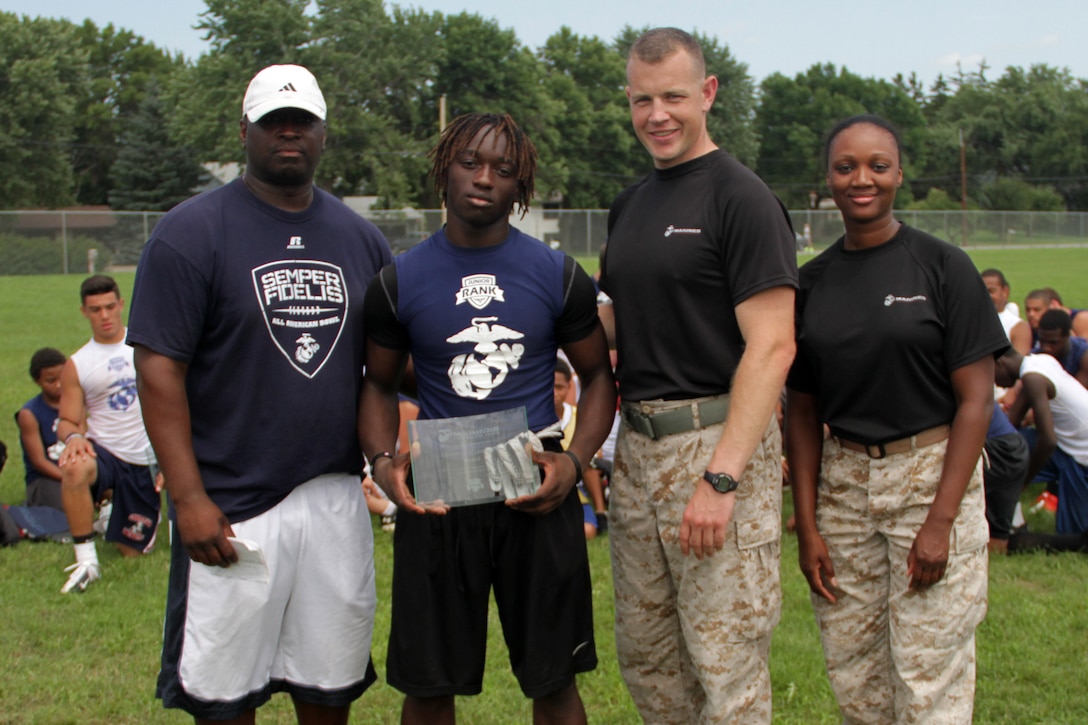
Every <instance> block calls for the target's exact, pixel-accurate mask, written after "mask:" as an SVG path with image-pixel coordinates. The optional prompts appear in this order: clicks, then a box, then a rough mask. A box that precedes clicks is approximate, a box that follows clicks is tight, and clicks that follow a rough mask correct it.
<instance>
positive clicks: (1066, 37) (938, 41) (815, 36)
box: [0, 0, 1088, 86]
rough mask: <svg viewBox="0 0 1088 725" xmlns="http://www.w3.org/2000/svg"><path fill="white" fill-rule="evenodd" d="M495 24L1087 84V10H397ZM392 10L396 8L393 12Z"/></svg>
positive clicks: (793, 61)
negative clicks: (1031, 74) (1049, 70)
mask: <svg viewBox="0 0 1088 725" xmlns="http://www.w3.org/2000/svg"><path fill="white" fill-rule="evenodd" d="M397 4H400V5H401V6H402V7H417V8H422V9H424V10H428V11H434V10H438V11H441V12H443V13H447V14H454V13H458V12H461V11H462V10H464V11H468V12H474V13H478V14H479V15H482V16H484V17H487V18H494V19H496V20H497V21H498V23H499V25H500V26H501V27H503V28H512V29H513V30H514V31H515V33H516V34H517V37H518V39H519V40H520V41H521V42H522V43H523V44H524V45H526V46H528V47H530V48H537V47H539V46H540V45H542V44H543V43H544V41H545V40H546V39H547V38H548V36H550V35H551V34H553V33H554V32H555V31H557V30H558V29H559V28H560V27H561V26H563V25H566V26H568V27H570V28H571V29H572V30H573V31H574V32H575V33H577V34H578V35H582V36H597V37H599V38H601V39H603V40H606V41H610V40H612V39H613V38H614V37H615V36H616V35H617V33H618V32H619V30H620V29H621V28H623V26H624V25H631V26H633V27H636V28H640V27H643V26H646V25H653V26H656V25H674V26H676V27H680V28H683V29H685V30H689V31H690V30H697V31H699V32H701V33H705V34H707V35H711V36H714V37H717V39H718V40H719V42H721V43H723V44H724V45H727V46H728V47H729V49H730V51H731V52H732V54H733V56H734V57H735V58H737V59H738V60H740V61H741V62H743V63H746V64H747V65H748V71H749V73H750V74H751V76H752V77H753V78H754V79H755V80H756V81H757V82H758V81H760V80H762V79H763V78H765V77H766V76H768V75H770V74H772V73H775V72H780V73H784V74H786V75H788V76H793V75H794V74H796V73H799V72H801V71H804V70H805V69H807V68H808V67H809V66H811V65H812V64H813V63H825V62H830V63H834V64H835V65H837V66H840V67H841V66H845V67H847V68H849V69H850V70H851V71H852V72H854V73H856V74H858V75H861V76H865V77H876V78H886V79H891V78H892V77H893V76H894V75H895V74H896V73H903V74H904V75H905V76H906V75H909V74H910V73H911V72H912V71H913V72H916V73H917V74H918V76H919V77H920V78H921V79H922V80H923V81H924V82H925V84H926V85H927V86H928V85H929V84H930V83H931V82H932V81H933V79H934V78H936V77H937V75H938V74H939V73H944V74H945V75H946V76H948V75H951V74H954V73H955V71H956V64H957V62H959V63H962V64H963V67H964V69H965V70H975V69H976V68H977V67H978V63H979V62H980V61H981V60H983V59H985V61H986V63H987V64H988V65H989V66H990V67H991V69H992V70H991V71H990V72H989V74H988V77H990V78H997V77H998V76H1000V75H1001V74H1002V72H1003V71H1004V69H1005V68H1006V67H1007V66H1010V65H1016V66H1022V67H1024V68H1027V67H1029V66H1031V65H1033V64H1037V63H1045V64H1048V65H1051V66H1057V67H1059V68H1068V69H1069V70H1070V71H1071V72H1072V73H1073V75H1074V76H1076V77H1078V78H1088V41H1086V40H1085V34H1086V32H1088V2H1086V0H1027V1H1024V0H1017V1H1014V0H990V1H989V2H981V1H979V0H908V1H907V2H899V3H889V2H879V3H878V2H868V3H856V2H855V3H847V2H841V1H839V0H827V1H825V2H799V1H797V0H779V1H777V2H775V1H774V0H762V1H761V0H745V1H743V2H739V1H737V0H674V1H673V2H662V1H661V0H654V1H653V2H651V1H650V0H624V1H623V2H601V1H600V0H596V1H594V0H545V1H539V0H537V1H535V2H534V1H530V2H526V1H525V0H513V1H511V0H504V1H503V2H500V1H499V0H458V1H457V2H447V1H444V0H422V1H420V2H405V3H397ZM388 5H389V4H388V3H387V7H388ZM0 9H2V10H5V11H8V12H14V13H17V14H20V15H30V16H36V15H42V16H45V17H52V18H68V19H70V20H73V21H75V22H82V21H83V19H84V18H87V17H89V18H90V19H91V20H93V21H94V22H95V23H96V24H98V25H99V26H102V25H105V24H106V23H113V24H114V25H115V26H118V27H123V28H128V29H129V30H132V31H134V32H136V33H137V34H139V35H141V36H143V37H144V38H145V39H146V40H149V41H151V42H153V43H155V44H156V45H157V46H159V47H162V48H166V49H170V50H175V51H181V52H182V53H184V54H185V55H186V56H187V57H189V58H194V59H195V58H196V57H197V56H199V55H200V54H201V53H203V52H204V51H205V50H206V49H207V46H206V44H205V43H204V42H203V41H202V40H201V34H200V33H199V32H197V31H196V30H193V27H192V26H193V25H195V24H196V23H197V21H198V19H199V18H198V16H199V15H200V13H201V12H203V11H204V10H205V9H206V6H205V4H204V2H203V0H165V1H162V2H159V1H157V0H89V1H88V0H0Z"/></svg>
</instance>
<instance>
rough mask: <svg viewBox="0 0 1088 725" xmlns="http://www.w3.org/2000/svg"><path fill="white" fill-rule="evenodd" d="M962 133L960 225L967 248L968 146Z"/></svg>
mask: <svg viewBox="0 0 1088 725" xmlns="http://www.w3.org/2000/svg"><path fill="white" fill-rule="evenodd" d="M959 132H960V223H961V225H962V227H963V242H962V246H964V247H966V246H967V145H966V144H965V143H964V142H963V129H962V128H961V129H959Z"/></svg>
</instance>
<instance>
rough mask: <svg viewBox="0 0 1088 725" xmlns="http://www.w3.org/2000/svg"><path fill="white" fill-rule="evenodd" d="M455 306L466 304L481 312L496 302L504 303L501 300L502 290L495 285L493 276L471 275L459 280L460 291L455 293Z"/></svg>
mask: <svg viewBox="0 0 1088 725" xmlns="http://www.w3.org/2000/svg"><path fill="white" fill-rule="evenodd" d="M456 299H457V304H461V303H462V302H467V303H469V304H470V305H472V306H473V307H475V308H476V309H478V310H482V309H483V308H485V307H487V306H488V305H489V304H491V300H495V301H496V302H506V300H505V299H503V290H502V287H500V286H499V285H498V284H496V283H495V275H493V274H472V275H469V276H468V277H462V278H461V289H459V290H458V291H457V295H456Z"/></svg>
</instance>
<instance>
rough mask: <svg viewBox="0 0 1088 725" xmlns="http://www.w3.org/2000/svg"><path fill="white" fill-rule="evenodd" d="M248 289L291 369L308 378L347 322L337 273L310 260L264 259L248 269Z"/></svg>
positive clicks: (341, 281) (325, 264)
mask: <svg viewBox="0 0 1088 725" xmlns="http://www.w3.org/2000/svg"><path fill="white" fill-rule="evenodd" d="M253 290H254V292H256V294H257V302H258V304H259V305H260V306H261V311H262V312H263V313H264V321H265V325H266V326H267V327H268V334H269V335H271V336H272V341H273V342H274V343H275V344H276V347H277V348H278V349H279V351H280V352H281V353H283V356H284V357H285V358H287V361H288V362H289V363H290V364H291V367H293V368H294V369H295V370H297V371H298V372H300V373H302V374H303V375H305V376H306V377H308V378H313V377H314V376H315V375H317V373H318V372H319V371H320V370H321V368H322V367H323V366H324V365H325V362H326V361H327V360H328V359H329V356H330V355H331V354H332V351H333V349H334V348H335V347H336V342H337V340H339V339H340V333H341V332H343V330H344V323H345V322H346V321H347V316H348V290H347V287H346V286H345V284H344V273H343V271H342V270H341V269H340V268H339V267H337V266H336V265H335V264H329V263H328V262H318V261H312V260H298V261H281V262H269V263H268V264H264V265H261V266H260V267H257V268H256V269H254V270H253Z"/></svg>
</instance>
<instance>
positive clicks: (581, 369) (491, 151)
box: [359, 114, 616, 723]
mask: <svg viewBox="0 0 1088 725" xmlns="http://www.w3.org/2000/svg"><path fill="white" fill-rule="evenodd" d="M431 159H432V161H433V165H432V168H431V175H432V176H433V178H434V181H435V189H436V191H437V192H438V193H439V194H440V195H441V196H442V198H443V200H444V201H445V203H446V206H447V208H448V211H449V221H448V222H447V224H446V226H445V227H444V228H443V229H441V230H439V231H438V232H436V233H435V234H434V235H433V236H432V237H430V238H429V239H427V240H426V241H424V242H423V243H422V244H420V245H418V246H417V247H415V248H413V249H411V250H409V251H408V252H405V253H404V254H402V255H400V256H399V257H397V258H396V260H395V262H394V264H392V265H390V266H388V267H386V268H385V269H383V270H382V272H381V273H380V274H379V276H378V279H377V280H376V283H375V284H372V285H371V287H370V289H369V290H368V291H367V297H366V302H365V305H364V307H365V317H366V330H367V350H366V360H367V367H366V375H365V378H364V380H363V391H362V395H361V401H360V412H359V420H360V441H361V443H362V446H363V451H364V452H365V453H366V454H367V457H368V459H369V460H370V463H371V466H372V472H373V476H374V480H375V481H376V482H377V483H378V485H380V486H381V487H382V488H383V489H384V490H385V491H386V493H387V494H388V495H389V498H390V499H391V500H392V501H393V502H394V503H396V504H397V506H398V510H397V530H396V533H395V536H394V571H393V618H392V627H391V632H390V640H389V657H388V661H387V669H388V672H387V679H388V681H389V684H391V685H393V686H394V687H396V688H397V689H398V690H401V691H402V692H403V693H404V694H405V696H406V697H405V701H404V706H403V711H402V722H405V723H448V722H454V721H455V702H454V697H455V696H457V695H475V694H478V693H479V692H480V690H481V686H482V680H483V673H484V655H485V651H486V634H487V633H486V628H487V608H488V597H489V592H490V591H491V589H492V587H494V594H495V601H496V604H497V605H498V608H499V618H500V620H501V621H502V627H503V634H504V636H505V639H506V643H507V646H508V647H509V649H510V662H511V666H512V667H513V670H514V674H515V675H516V676H517V678H518V682H519V684H520V685H521V688H522V691H523V692H524V693H525V695H526V696H527V697H529V698H532V700H533V719H534V722H537V723H551V722H555V723H560V722H562V723H578V722H585V709H584V707H583V705H582V701H581V698H580V697H579V695H578V690H577V687H576V685H575V680H574V676H575V674H577V673H579V672H585V671H588V670H591V669H593V668H594V667H596V665H597V655H596V648H595V645H594V642H593V621H592V611H593V608H592V602H591V585H590V577H589V565H588V561H587V558H586V548H585V540H584V536H583V532H582V507H581V505H580V504H579V501H578V494H577V491H576V490H575V487H574V485H575V483H576V482H577V480H578V478H579V472H580V469H581V467H582V466H583V465H584V464H588V462H589V460H590V458H591V456H592V455H593V453H594V451H596V450H597V449H598V448H599V447H600V445H601V443H602V442H603V441H604V439H605V437H606V436H607V435H608V431H609V429H610V427H611V424H612V417H613V411H614V410H615V401H616V397H615V395H616V394H615V385H614V383H613V379H612V370H611V366H610V365H609V361H608V350H607V345H606V341H605V337H604V332H603V330H602V328H601V325H600V322H599V320H598V318H597V312H596V307H595V297H596V295H595V292H594V288H593V283H592V281H590V279H589V277H588V276H587V275H586V274H585V272H583V271H582V270H581V268H580V267H579V266H578V265H577V264H576V263H575V262H574V260H573V259H571V258H570V257H568V256H566V255H565V254H562V253H561V252H558V251H555V250H552V249H550V248H548V246H546V245H545V244H542V243H541V242H539V241H538V240H536V239H533V238H532V237H529V236H527V235H525V234H522V233H521V232H520V231H518V230H517V229H515V228H513V227H512V226H511V225H510V220H509V216H510V213H511V211H512V210H513V208H514V207H515V206H516V207H517V208H518V210H520V211H521V213H522V215H524V214H525V212H526V211H527V210H528V206H529V200H530V198H531V197H532V192H533V176H534V172H535V166H536V151H535V149H534V148H533V144H532V142H531V141H530V140H529V139H528V137H526V135H525V134H524V133H523V132H522V130H521V129H520V128H518V126H517V125H516V124H515V123H514V121H513V119H511V118H510V117H509V116H507V115H496V114H469V115H465V116H461V117H459V118H457V119H456V120H454V121H453V123H451V124H450V126H449V127H448V128H447V129H446V131H445V132H444V133H443V134H442V138H441V140H440V141H439V143H438V146H437V147H436V148H435V149H434V150H433V151H432V152H431ZM485 333H486V334H485ZM481 335H482V336H483V337H481ZM483 338H486V340H483V342H481V340H482V339H483ZM558 347H561V348H562V349H563V350H564V351H565V352H566V354H567V357H568V358H569V359H570V361H571V363H572V364H573V365H574V367H575V369H576V370H577V372H578V375H579V376H580V377H581V379H582V385H583V388H582V395H581V397H580V398H579V401H578V410H579V415H578V426H577V429H576V430H575V432H574V435H573V437H572V440H571V441H570V445H569V447H568V449H567V452H566V453H562V452H560V446H559V443H558V441H557V440H556V439H554V438H553V439H550V440H546V441H545V442H544V447H545V452H544V453H540V454H534V456H533V460H534V461H535V462H536V463H537V464H538V465H540V466H542V468H543V474H544V475H543V481H542V483H541V486H540V489H539V490H538V491H537V492H536V493H535V494H533V495H531V496H523V497H519V498H516V499H512V500H508V501H506V502H505V504H503V503H495V504H479V505H475V506H465V507H460V508H456V509H447V508H445V507H438V506H433V505H431V506H427V507H426V508H424V507H423V506H421V505H420V504H419V503H418V502H417V501H416V500H415V498H414V496H413V493H412V485H411V482H410V476H409V471H408V469H409V461H408V457H407V456H395V455H393V454H391V453H390V451H395V450H396V448H395V441H396V434H397V424H398V413H397V389H398V386H399V384H400V381H401V378H402V376H403V374H404V370H405V365H406V362H407V360H408V357H409V355H411V359H412V363H413V366H414V370H415V378H416V386H417V391H418V396H419V405H420V412H419V417H420V419H424V420H425V419H435V418H455V417H461V416H468V415H476V414H481V413H491V412H498V411H504V410H509V409H511V408H516V407H518V406H525V409H526V411H527V418H528V424H529V428H530V429H531V430H533V431H542V430H543V429H546V428H549V427H550V426H553V425H554V424H555V423H556V422H557V420H556V415H555V406H554V404H553V401H552V386H553V382H554V370H555V356H556V350H557V348H558Z"/></svg>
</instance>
